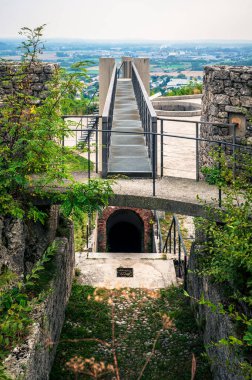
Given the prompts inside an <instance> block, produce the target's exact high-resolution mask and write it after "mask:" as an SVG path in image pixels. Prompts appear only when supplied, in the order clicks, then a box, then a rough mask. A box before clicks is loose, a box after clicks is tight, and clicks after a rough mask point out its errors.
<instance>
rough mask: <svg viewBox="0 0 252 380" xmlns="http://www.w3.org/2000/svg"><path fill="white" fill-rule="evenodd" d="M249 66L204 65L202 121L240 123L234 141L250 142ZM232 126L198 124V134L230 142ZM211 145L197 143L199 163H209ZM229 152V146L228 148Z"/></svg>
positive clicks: (251, 90)
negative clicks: (198, 144) (199, 129)
mask: <svg viewBox="0 0 252 380" xmlns="http://www.w3.org/2000/svg"><path fill="white" fill-rule="evenodd" d="M251 117H252V67H251V66H250V67H246V66H241V67H233V66H206V67H205V75H204V81H203V97H202V117H201V120H202V121H205V122H216V123H230V122H234V123H237V122H238V123H239V127H238V128H236V142H237V143H241V144H252V127H251V124H252V123H251V122H250V119H251ZM232 135H233V131H232V128H229V127H227V128H220V127H218V126H209V125H201V131H200V136H201V138H205V139H212V140H214V141H220V140H225V141H228V142H232ZM211 146H213V145H211V144H209V143H207V142H202V143H200V166H204V165H211V158H210V157H209V150H210V149H211ZM229 151H231V148H230V149H229Z"/></svg>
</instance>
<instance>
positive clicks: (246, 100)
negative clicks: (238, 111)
mask: <svg viewBox="0 0 252 380" xmlns="http://www.w3.org/2000/svg"><path fill="white" fill-rule="evenodd" d="M240 100H241V105H242V106H243V107H252V97H251V96H241V98H240Z"/></svg>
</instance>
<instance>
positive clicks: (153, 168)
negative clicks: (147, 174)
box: [152, 133, 156, 197]
mask: <svg viewBox="0 0 252 380" xmlns="http://www.w3.org/2000/svg"><path fill="white" fill-rule="evenodd" d="M152 156H153V157H152V195H153V197H155V196H156V134H155V133H153V134H152Z"/></svg>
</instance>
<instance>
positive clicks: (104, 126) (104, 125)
mask: <svg viewBox="0 0 252 380" xmlns="http://www.w3.org/2000/svg"><path fill="white" fill-rule="evenodd" d="M107 130H108V117H102V177H103V178H105V177H106V176H107V172H108V162H107V149H108V144H107V139H108V132H107Z"/></svg>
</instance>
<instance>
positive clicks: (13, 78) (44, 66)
mask: <svg viewBox="0 0 252 380" xmlns="http://www.w3.org/2000/svg"><path fill="white" fill-rule="evenodd" d="M19 67H20V64H19V63H16V62H7V63H6V62H5V63H0V100H2V99H3V98H4V96H5V95H11V94H12V92H13V90H17V91H22V90H21V89H20V88H19V85H18V80H17V77H18V76H17V71H18V70H19ZM57 67H58V65H56V64H52V63H45V62H41V63H36V64H34V65H32V66H31V67H30V68H29V75H28V77H27V78H28V82H29V85H28V88H29V89H28V91H26V92H27V93H28V94H29V95H31V96H33V97H35V98H37V103H39V99H45V98H46V97H47V95H48V93H47V90H48V87H47V82H49V81H50V80H51V79H52V75H53V73H54V71H55V69H56V68H57Z"/></svg>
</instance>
